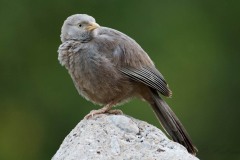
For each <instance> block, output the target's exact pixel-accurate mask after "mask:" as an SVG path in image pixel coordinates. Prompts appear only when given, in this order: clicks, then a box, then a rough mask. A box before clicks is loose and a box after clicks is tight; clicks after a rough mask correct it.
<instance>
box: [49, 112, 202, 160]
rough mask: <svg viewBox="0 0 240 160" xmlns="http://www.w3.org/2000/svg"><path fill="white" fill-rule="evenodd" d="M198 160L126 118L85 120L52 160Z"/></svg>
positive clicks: (147, 126) (146, 126)
mask: <svg viewBox="0 0 240 160" xmlns="http://www.w3.org/2000/svg"><path fill="white" fill-rule="evenodd" d="M114 159H116V160H198V158H196V157H194V156H193V155H191V154H189V153H188V152H187V150H186V149H185V148H184V147H183V146H182V145H180V144H178V143H175V142H173V141H171V140H169V139H168V138H167V137H166V136H165V135H164V134H163V132H162V131H161V130H159V129H158V128H156V127H154V126H152V125H150V124H148V123H146V122H144V121H140V120H137V119H134V118H132V117H128V116H126V115H108V114H100V115H95V116H94V117H93V118H91V119H88V120H82V121H81V122H80V123H78V125H77V126H76V127H75V128H74V129H73V130H72V131H71V132H70V134H69V135H68V136H67V137H66V138H65V139H64V141H63V143H62V145H61V146H60V148H59V149H58V151H57V153H56V154H55V155H54V157H53V158H52V160H114Z"/></svg>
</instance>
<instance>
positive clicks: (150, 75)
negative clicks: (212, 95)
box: [58, 14, 197, 155]
mask: <svg viewBox="0 0 240 160" xmlns="http://www.w3.org/2000/svg"><path fill="white" fill-rule="evenodd" d="M60 38H61V42H62V44H61V45H60V46H59V48H58V60H59V62H60V64H61V65H62V66H65V68H66V69H67V70H68V73H69V74H70V76H71V78H72V80H73V83H74V85H75V87H76V89H77V91H78V93H79V94H80V95H81V96H82V97H84V98H85V99H86V100H88V101H91V102H92V103H94V104H97V105H100V106H103V107H102V108H101V109H98V110H93V111H91V112H90V113H89V114H88V115H87V116H85V118H86V119H88V118H90V117H92V116H93V115H96V114H101V113H116V114H121V111H120V110H111V109H112V107H114V106H116V105H121V104H123V103H125V102H127V101H129V100H131V99H132V98H135V97H136V98H140V99H142V100H143V101H146V102H148V103H149V104H150V106H151V107H152V109H153V111H154V113H155V115H156V117H157V118H158V120H159V121H160V124H161V125H162V126H163V128H164V130H165V131H166V132H167V134H168V135H169V136H170V137H171V138H172V139H173V141H175V142H177V143H179V144H181V145H183V146H184V147H185V148H186V149H187V150H188V152H189V153H191V154H193V155H196V153H197V148H196V147H195V146H194V144H193V143H192V140H191V139H190V136H189V135H188V133H187V131H186V129H185V128H184V126H183V125H182V123H181V122H180V120H179V119H178V118H177V116H176V115H175V113H174V112H173V111H172V109H171V108H170V107H169V106H168V104H167V103H166V102H165V101H164V100H163V99H162V98H161V96H160V94H161V95H163V96H166V97H171V95H172V91H171V90H170V88H169V86H168V84H167V82H166V80H165V78H164V77H163V75H162V74H161V73H160V72H159V71H158V69H157V68H156V67H155V65H154V63H153V61H152V60H151V58H150V57H149V56H148V54H147V53H146V52H145V51H144V50H143V49H142V47H141V46H140V45H139V44H138V43H137V42H136V41H135V40H134V39H132V38H131V37H129V36H127V35H126V34H124V33H122V32H120V31H118V30H115V29H112V28H108V27H104V26H100V25H99V24H97V23H96V20H95V19H94V18H93V17H92V16H90V15H87V14H74V15H71V16H69V17H68V18H67V19H66V20H65V21H64V23H63V26H62V28H61V35H60Z"/></svg>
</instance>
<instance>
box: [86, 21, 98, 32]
mask: <svg viewBox="0 0 240 160" xmlns="http://www.w3.org/2000/svg"><path fill="white" fill-rule="evenodd" d="M98 27H100V26H99V25H98V24H97V23H95V22H91V23H90V24H89V25H88V26H87V30H88V31H92V30H94V29H96V28H98Z"/></svg>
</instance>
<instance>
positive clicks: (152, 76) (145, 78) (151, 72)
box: [119, 67, 172, 97]
mask: <svg viewBox="0 0 240 160" xmlns="http://www.w3.org/2000/svg"><path fill="white" fill-rule="evenodd" d="M119 70H120V71H121V72H122V73H123V74H125V75H126V76H128V77H129V78H131V79H132V80H135V81H139V82H142V83H144V84H146V85H147V86H149V87H151V88H154V89H156V90H157V91H158V92H160V93H161V94H163V95H164V96H167V97H170V96H171V94H172V92H171V90H170V89H169V87H168V85H167V83H166V81H165V80H164V78H163V76H162V75H161V74H160V73H159V72H158V71H157V70H155V69H152V68H149V67H141V68H131V67H123V68H120V69H119Z"/></svg>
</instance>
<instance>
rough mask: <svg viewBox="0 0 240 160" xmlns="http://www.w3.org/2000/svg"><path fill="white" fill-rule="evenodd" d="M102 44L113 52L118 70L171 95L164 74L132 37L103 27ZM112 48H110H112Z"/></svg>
mask: <svg viewBox="0 0 240 160" xmlns="http://www.w3.org/2000/svg"><path fill="white" fill-rule="evenodd" d="M99 34H100V35H101V36H100V37H102V39H101V41H100V42H99V44H100V43H103V42H104V43H103V44H101V46H107V47H106V48H108V49H106V50H105V52H109V51H110V52H111V54H110V55H111V56H110V57H111V59H112V62H113V63H114V64H115V65H116V66H117V68H118V70H119V71H120V72H122V73H123V74H124V75H126V76H128V77H129V78H131V79H132V80H135V81H138V82H141V83H144V84H146V85H147V86H149V87H151V88H154V89H156V90H157V91H158V92H160V93H161V94H163V95H165V96H168V97H169V96H171V91H170V89H169V88H168V85H167V83H166V81H165V80H164V78H163V76H162V74H161V73H160V72H159V71H158V70H157V69H156V68H155V66H154V64H153V62H152V60H151V59H150V57H149V56H148V54H147V53H146V52H145V51H144V50H143V49H142V48H141V46H140V45H139V44H138V43H137V42H136V41H135V40H133V39H132V38H130V37H129V36H127V35H125V34H124V33H122V32H119V31H117V30H114V29H111V28H107V27H101V29H100V30H99ZM106 44H107V45H106ZM110 46H111V47H112V49H109V48H111V47H110Z"/></svg>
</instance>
